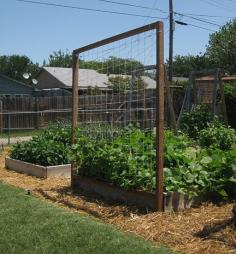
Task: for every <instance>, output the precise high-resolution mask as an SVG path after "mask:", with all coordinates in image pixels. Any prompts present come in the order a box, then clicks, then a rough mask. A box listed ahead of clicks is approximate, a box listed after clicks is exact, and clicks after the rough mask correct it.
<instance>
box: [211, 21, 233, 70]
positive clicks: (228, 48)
mask: <svg viewBox="0 0 236 254" xmlns="http://www.w3.org/2000/svg"><path fill="white" fill-rule="evenodd" d="M206 53H207V56H208V57H209V58H210V59H211V61H212V62H214V63H215V65H217V66H218V67H220V68H222V69H223V70H225V71H226V72H228V73H229V74H235V73H236V19H234V20H232V21H230V22H228V23H227V24H226V25H224V26H222V27H221V28H220V30H219V31H217V32H215V33H213V34H211V35H210V40H209V45H208V47H207V51H206Z"/></svg>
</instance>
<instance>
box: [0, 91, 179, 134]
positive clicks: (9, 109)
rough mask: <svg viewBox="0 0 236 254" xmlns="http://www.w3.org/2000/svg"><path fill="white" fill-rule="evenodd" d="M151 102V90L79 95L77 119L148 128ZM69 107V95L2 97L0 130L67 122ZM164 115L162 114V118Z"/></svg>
mask: <svg viewBox="0 0 236 254" xmlns="http://www.w3.org/2000/svg"><path fill="white" fill-rule="evenodd" d="M131 96H132V98H131ZM155 105H156V92H155V89H154V90H152V89H147V90H146V91H145V93H143V91H142V92H140V93H138V92H133V93H132V95H131V94H130V92H129V91H127V92H123V93H122V94H109V92H106V93H103V94H100V95H80V97H79V106H78V107H79V115H78V118H79V119H78V122H79V123H81V124H82V123H90V122H116V123H117V124H119V123H125V124H128V123H139V124H140V125H141V126H143V127H148V128H150V127H153V126H154V125H155V123H154V120H155V114H156V110H155ZM71 107H72V98H71V97H70V96H53V97H17V96H8V97H2V98H1V99H0V129H1V130H2V131H5V130H9V129H10V130H16V129H35V128H36V129H37V128H44V127H46V126H47V125H48V123H53V122H56V121H66V122H70V121H71ZM175 109H176V107H175ZM167 115H168V114H167V113H166V117H165V119H167Z"/></svg>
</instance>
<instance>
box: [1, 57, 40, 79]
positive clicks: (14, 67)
mask: <svg viewBox="0 0 236 254" xmlns="http://www.w3.org/2000/svg"><path fill="white" fill-rule="evenodd" d="M38 70H39V66H38V64H34V63H33V62H32V61H31V60H30V59H29V58H28V57H27V56H20V55H11V56H6V55H3V56H0V73H1V74H3V75H6V76H8V77H10V78H13V79H16V80H18V81H23V82H25V79H24V78H23V76H22V75H23V74H24V73H26V72H28V73H31V75H32V76H33V75H35V74H36V73H37V72H38Z"/></svg>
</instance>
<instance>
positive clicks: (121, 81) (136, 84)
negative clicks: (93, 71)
mask: <svg viewBox="0 0 236 254" xmlns="http://www.w3.org/2000/svg"><path fill="white" fill-rule="evenodd" d="M108 82H109V83H108V84H107V85H108V88H110V89H112V90H113V91H114V92H119V91H129V90H130V87H131V82H132V81H131V77H130V76H121V75H117V76H111V77H109V78H108ZM146 86H147V84H146V83H145V82H144V81H143V79H142V77H141V76H138V77H136V78H135V80H134V81H133V90H137V91H138V92H140V93H141V92H142V91H143V89H144V88H146Z"/></svg>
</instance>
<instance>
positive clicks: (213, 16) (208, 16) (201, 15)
mask: <svg viewBox="0 0 236 254" xmlns="http://www.w3.org/2000/svg"><path fill="white" fill-rule="evenodd" d="M179 13H180V12H179ZM181 15H190V16H197V17H207V18H227V19H233V18H235V17H232V16H221V15H207V14H197V13H186V12H181Z"/></svg>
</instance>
